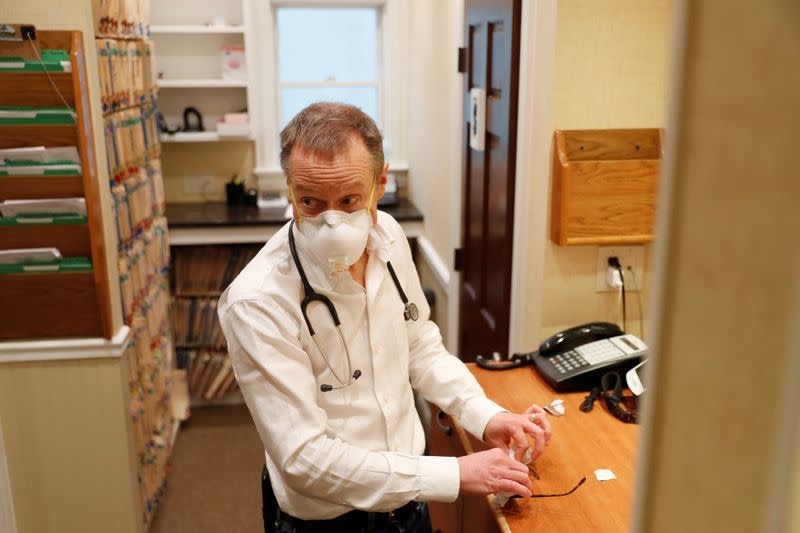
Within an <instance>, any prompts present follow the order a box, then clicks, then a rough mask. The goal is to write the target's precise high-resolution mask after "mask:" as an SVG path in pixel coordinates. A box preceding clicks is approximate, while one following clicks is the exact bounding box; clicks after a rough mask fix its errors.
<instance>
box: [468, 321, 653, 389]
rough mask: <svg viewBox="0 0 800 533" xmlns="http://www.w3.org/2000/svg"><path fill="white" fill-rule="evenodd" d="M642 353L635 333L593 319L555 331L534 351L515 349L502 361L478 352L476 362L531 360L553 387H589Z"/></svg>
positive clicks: (500, 364)
mask: <svg viewBox="0 0 800 533" xmlns="http://www.w3.org/2000/svg"><path fill="white" fill-rule="evenodd" d="M646 354H647V346H646V345H645V343H644V342H642V341H641V340H640V339H639V338H638V337H635V336H634V335H626V334H625V332H624V331H622V330H621V329H620V328H619V326H617V325H616V324H612V323H610V322H593V323H590V324H584V325H582V326H576V327H574V328H570V329H567V330H565V331H562V332H560V333H556V334H555V335H553V336H552V337H550V338H548V339H546V340H545V341H544V342H542V344H541V345H539V349H538V350H536V351H534V352H530V353H523V354H519V353H517V354H514V355H512V356H511V357H510V358H509V359H507V360H506V361H495V360H494V359H487V358H484V357H483V356H480V355H479V356H478V358H477V360H476V362H477V363H478V366H481V367H482V368H488V369H491V370H505V369H508V368H517V367H520V366H524V365H528V364H533V365H534V366H535V367H536V370H537V371H538V372H539V374H541V375H542V377H543V378H544V379H545V380H546V381H547V382H548V383H549V384H550V386H551V387H553V388H554V389H555V390H557V391H566V390H589V389H591V388H592V387H594V386H596V385H597V384H598V383H599V382H600V377H601V376H602V375H603V374H605V373H606V372H609V371H611V370H619V371H621V372H625V371H626V370H628V369H630V368H632V367H633V366H635V365H636V364H637V363H638V362H639V361H640V359H641V358H643V356H644V355H646Z"/></svg>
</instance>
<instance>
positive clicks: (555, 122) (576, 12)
mask: <svg viewBox="0 0 800 533" xmlns="http://www.w3.org/2000/svg"><path fill="white" fill-rule="evenodd" d="M670 4H671V2H670V0H646V1H642V0H602V1H597V0H564V1H560V2H558V4H557V19H556V45H555V58H554V61H555V65H554V72H553V93H552V111H551V130H556V129H594V128H647V127H662V126H663V125H664V122H665V112H666V93H667V71H668V64H669V50H670V34H669V29H670V21H671V19H670V16H671V7H670ZM532 37H533V36H532ZM531 75H532V77H533V80H531V83H536V81H537V79H538V78H539V77H540V76H541V73H539V72H532V73H531ZM522 120H524V118H522V117H521V118H520V121H522ZM551 142H552V139H548V153H549V149H550V145H549V143H551ZM531 149H532V150H535V149H536V147H531ZM542 164H543V163H542ZM549 173H550V162H549V161H548V162H547V180H548V187H547V190H548V191H549V179H550V178H549ZM518 179H520V177H518ZM521 179H525V177H521ZM528 208H529V209H544V210H546V211H548V212H549V192H548V195H546V196H545V197H531V198H528ZM548 223H549V221H548ZM536 231H547V234H548V235H549V229H547V228H538V229H537V230H536ZM649 252H650V250H649V247H646V249H645V255H646V265H645V276H644V279H643V280H642V284H643V286H644V290H643V291H642V295H641V296H642V299H643V302H642V305H643V306H644V309H646V308H647V307H646V306H647V303H648V295H649V290H648V287H649V280H650V277H651V273H652V267H651V265H650V262H649V255H650V253H649ZM530 253H533V254H538V253H544V280H543V284H542V293H541V294H540V295H538V294H529V295H528V297H529V298H531V299H533V300H534V301H535V300H537V299H540V301H541V305H542V311H541V312H542V319H541V327H540V328H539V329H537V328H529V330H528V331H529V333H528V338H527V342H525V343H523V344H528V345H531V346H532V345H535V343H536V342H538V341H539V340H540V339H541V338H542V337H544V336H546V335H550V334H552V333H553V332H555V331H559V330H562V329H564V328H566V327H569V326H573V325H576V324H580V323H584V322H591V321H597V320H608V321H612V322H620V323H621V319H620V318H619V296H618V294H616V293H596V292H594V286H595V274H596V273H595V265H596V261H597V247H596V246H573V247H559V246H557V245H555V244H553V243H552V241H550V240H549V239H547V241H546V244H545V249H544V250H543V251H541V250H531V252H530ZM531 260H535V258H531ZM630 296H631V298H630V299H629V300H628V317H629V324H628V331H630V332H632V333H635V334H637V335H638V334H639V331H640V324H639V322H638V306H637V302H636V299H635V297H634V295H630ZM631 317H633V320H630V319H631Z"/></svg>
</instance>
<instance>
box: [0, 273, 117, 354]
mask: <svg viewBox="0 0 800 533" xmlns="http://www.w3.org/2000/svg"><path fill="white" fill-rule="evenodd" d="M0 294H2V295H3V299H4V300H5V301H6V302H14V304H13V305H7V306H6V305H4V306H2V307H3V308H4V310H3V311H2V312H0V317H2V322H1V323H0V327H1V328H2V333H3V336H4V337H5V338H7V339H32V338H45V337H51V338H59V337H79V336H80V337H102V336H103V331H102V327H101V320H100V318H101V317H100V310H99V309H98V306H97V305H94V302H95V301H96V299H97V291H96V287H95V279H94V274H93V273H92V272H63V273H55V272H54V273H42V274H5V275H2V276H0ZM5 309H8V311H6V310H5Z"/></svg>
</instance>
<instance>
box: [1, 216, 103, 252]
mask: <svg viewBox="0 0 800 533" xmlns="http://www.w3.org/2000/svg"><path fill="white" fill-rule="evenodd" d="M51 246H54V247H56V248H58V250H59V251H60V252H61V255H63V256H64V257H91V255H92V244H91V241H90V240H89V228H88V226H87V225H86V224H21V225H16V226H4V227H3V228H2V230H0V249H11V250H13V249H15V248H48V247H51Z"/></svg>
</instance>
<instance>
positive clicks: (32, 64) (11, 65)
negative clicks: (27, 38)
mask: <svg viewBox="0 0 800 533" xmlns="http://www.w3.org/2000/svg"><path fill="white" fill-rule="evenodd" d="M44 71H47V72H72V63H71V62H70V60H69V52H67V51H66V50H42V60H41V61H39V60H38V59H25V58H24V57H17V56H11V57H8V56H6V57H0V72H44Z"/></svg>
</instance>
